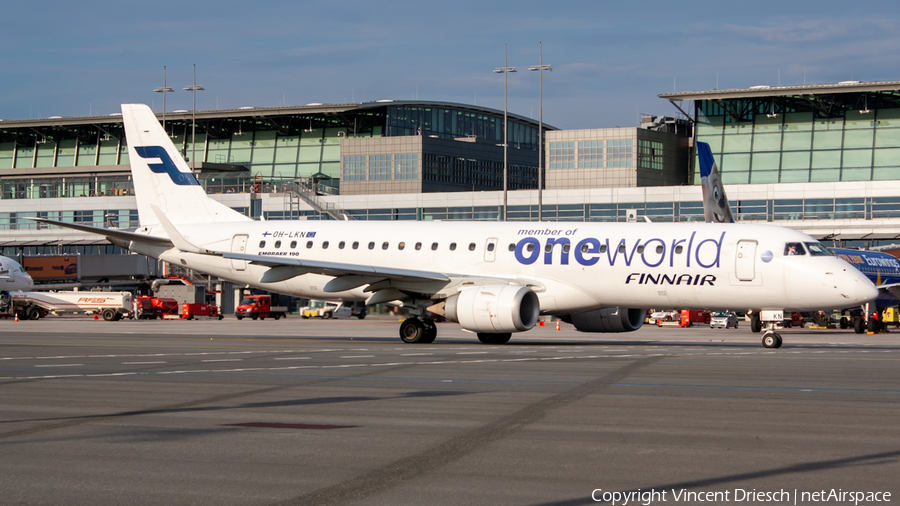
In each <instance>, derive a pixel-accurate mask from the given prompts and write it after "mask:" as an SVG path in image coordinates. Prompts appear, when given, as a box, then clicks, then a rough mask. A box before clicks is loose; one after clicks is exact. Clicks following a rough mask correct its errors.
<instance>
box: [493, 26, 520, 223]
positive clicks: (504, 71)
mask: <svg viewBox="0 0 900 506" xmlns="http://www.w3.org/2000/svg"><path fill="white" fill-rule="evenodd" d="M508 53H509V44H504V45H503V66H502V67H499V68H496V69H494V72H495V73H497V74H503V221H506V207H507V205H506V204H507V191H508V187H507V173H508V166H509V164H508V161H507V148H508V147H509V142H508V139H509V135H508V134H507V133H506V132H507V130H506V129H507V127H508V123H509V114H508V113H507V107H508V93H507V90H508V88H509V77H508V76H509V73H510V72H515V71H516V68H515V67H510V66H509V65H508V64H507V54H508Z"/></svg>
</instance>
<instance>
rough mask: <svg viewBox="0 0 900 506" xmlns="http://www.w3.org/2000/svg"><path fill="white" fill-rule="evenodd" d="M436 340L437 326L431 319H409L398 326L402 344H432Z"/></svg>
mask: <svg viewBox="0 0 900 506" xmlns="http://www.w3.org/2000/svg"><path fill="white" fill-rule="evenodd" d="M435 338H437V326H436V325H435V324H434V320H432V319H431V318H418V317H415V316H414V317H411V318H407V319H405V320H403V323H401V324H400V339H402V340H403V342H404V343H411V344H417V343H423V344H427V343H433V342H434V340H435Z"/></svg>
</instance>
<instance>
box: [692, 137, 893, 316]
mask: <svg viewBox="0 0 900 506" xmlns="http://www.w3.org/2000/svg"><path fill="white" fill-rule="evenodd" d="M697 154H698V158H699V161H700V175H701V179H700V180H701V183H702V185H703V214H704V216H705V218H706V222H707V223H721V222H723V221H730V222H733V221H734V218H733V214H732V212H731V206H730V205H729V204H728V197H727V196H726V195H725V188H724V186H722V179H721V177H720V176H719V170H718V168H717V167H716V162H715V160H714V158H713V155H712V150H711V149H710V147H709V144H707V143H705V142H698V143H697ZM829 249H830V250H831V252H832V253H834V254H835V255H837V256H838V257H839V258H842V259H844V260H846V261H847V262H848V263H849V264H850V265H852V266H853V267H856V268H857V269H858V270H859V271H860V272H862V273H863V274H865V275H866V277H868V278H869V280H870V281H872V283H873V284H874V285H875V286H876V287H877V288H878V291H879V294H878V298H877V299H875V300H874V301H871V302H873V303H874V304H875V306H876V307H877V308H878V310H879V311H880V310H883V309H886V308H889V307H897V306H898V304H900V301H898V299H900V260H898V259H897V257H895V256H893V255H889V254H887V253H881V252H878V251H861V250H855V249H848V248H829ZM807 252H809V254H811V255H812V254H815V253H814V252H813V251H811V250H809V248H804V247H803V246H802V245H798V246H796V247H795V248H794V250H793V251H791V252H790V253H791V254H792V255H806V254H807ZM787 253H788V252H785V254H787ZM849 307H851V306H846V305H845V306H839V307H836V308H828V307H827V306H823V307H821V308H819V309H844V308H849ZM854 309H856V308H854ZM865 312H866V311H865V310H864V309H863V310H862V314H865ZM866 320H867V319H863V318H861V316H860V315H857V318H856V319H855V320H854V322H852V323H853V324H854V328H855V329H856V331H857V332H858V333H862V332H864V329H865V326H866V325H865V323H866ZM848 323H851V322H850V321H849V320H848V319H846V318H845V319H844V320H842V322H841V325H842V327H844V328H846V326H848ZM874 323H875V324H876V325H877V320H875V321H874ZM751 328H754V330H758V323H756V322H754V323H752V324H751Z"/></svg>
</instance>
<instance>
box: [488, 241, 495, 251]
mask: <svg viewBox="0 0 900 506" xmlns="http://www.w3.org/2000/svg"><path fill="white" fill-rule="evenodd" d="M488 251H494V243H490V244H488Z"/></svg>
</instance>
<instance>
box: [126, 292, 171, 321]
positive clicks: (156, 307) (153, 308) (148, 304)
mask: <svg viewBox="0 0 900 506" xmlns="http://www.w3.org/2000/svg"><path fill="white" fill-rule="evenodd" d="M170 314H178V301H177V300H175V299H171V298H168V297H149V296H147V295H141V296H139V297H135V298H134V317H135V319H141V320H154V319H156V318H162V317H164V316H165V315H170Z"/></svg>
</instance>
